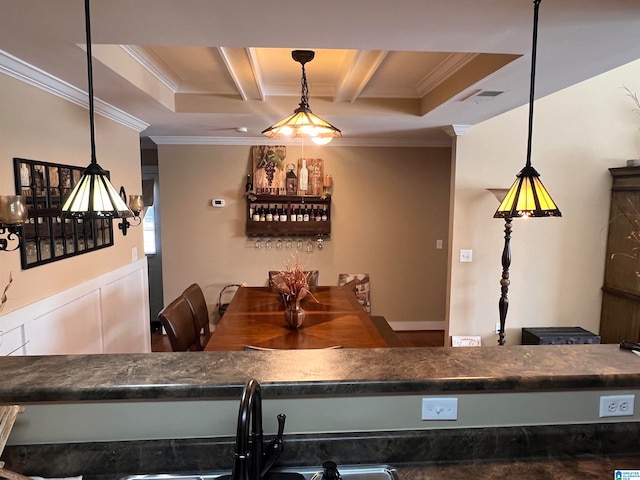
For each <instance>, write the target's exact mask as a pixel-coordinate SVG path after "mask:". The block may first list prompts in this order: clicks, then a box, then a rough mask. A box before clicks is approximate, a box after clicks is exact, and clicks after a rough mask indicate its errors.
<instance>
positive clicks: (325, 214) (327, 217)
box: [322, 205, 329, 222]
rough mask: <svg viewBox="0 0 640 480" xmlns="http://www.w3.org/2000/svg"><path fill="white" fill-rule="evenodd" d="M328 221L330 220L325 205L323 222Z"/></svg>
mask: <svg viewBox="0 0 640 480" xmlns="http://www.w3.org/2000/svg"><path fill="white" fill-rule="evenodd" d="M327 220H329V215H328V214H327V206H326V205H325V206H324V209H323V210H322V221H323V222H326V221H327Z"/></svg>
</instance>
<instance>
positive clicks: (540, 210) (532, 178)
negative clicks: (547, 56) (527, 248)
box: [493, 0, 562, 345]
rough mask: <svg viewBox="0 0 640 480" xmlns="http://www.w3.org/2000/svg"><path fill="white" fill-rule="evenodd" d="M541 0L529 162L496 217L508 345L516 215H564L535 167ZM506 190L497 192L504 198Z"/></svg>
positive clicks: (502, 319) (537, 1) (535, 28)
mask: <svg viewBox="0 0 640 480" xmlns="http://www.w3.org/2000/svg"><path fill="white" fill-rule="evenodd" d="M540 2H541V0H534V2H533V4H534V13H533V50H532V53H531V86H530V91H529V136H528V142H527V162H526V164H525V166H524V168H523V169H522V170H520V172H519V173H518V174H517V175H516V181H515V182H513V185H511V188H509V190H508V191H507V193H506V195H505V196H504V198H503V199H502V201H501V202H500V206H499V207H498V210H497V211H496V213H495V214H494V215H493V217H494V218H503V219H504V247H503V250H502V278H501V279H500V300H499V301H498V311H499V314H500V328H499V332H498V333H499V338H498V345H504V344H505V323H506V320H507V311H508V310H509V285H510V284H511V280H510V279H509V268H510V266H511V227H512V219H513V218H516V217H561V216H562V214H561V213H560V210H559V209H558V207H557V206H556V204H555V202H554V201H553V199H552V198H551V195H549V192H547V189H546V188H544V185H543V184H542V182H541V181H540V174H539V173H538V172H537V171H536V169H535V168H533V166H531V139H532V136H533V98H534V87H535V80H536V51H537V43H538V10H539V9H540ZM501 195H502V193H500V194H499V195H496V198H498V200H500V199H501Z"/></svg>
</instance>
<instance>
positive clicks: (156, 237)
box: [142, 165, 164, 332]
mask: <svg viewBox="0 0 640 480" xmlns="http://www.w3.org/2000/svg"><path fill="white" fill-rule="evenodd" d="M158 185H159V184H158V166H157V165H149V166H146V165H143V166H142V189H143V192H145V196H146V197H147V198H148V199H149V203H147V201H145V204H146V207H147V210H146V213H145V215H144V220H143V234H144V254H145V256H146V257H147V266H148V275H149V318H150V319H151V332H156V331H160V330H161V328H162V327H161V325H160V321H159V320H158V313H160V311H161V310H162V309H163V308H164V297H163V293H162V242H161V241H160V238H161V235H160V191H159V188H158Z"/></svg>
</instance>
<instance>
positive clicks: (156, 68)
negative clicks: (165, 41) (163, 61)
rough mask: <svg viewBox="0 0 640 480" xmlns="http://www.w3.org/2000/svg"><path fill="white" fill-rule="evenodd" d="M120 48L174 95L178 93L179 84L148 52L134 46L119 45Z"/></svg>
mask: <svg viewBox="0 0 640 480" xmlns="http://www.w3.org/2000/svg"><path fill="white" fill-rule="evenodd" d="M120 48H122V50H124V51H125V52H127V54H128V55H129V56H130V57H131V58H133V59H134V60H135V61H136V62H138V63H139V64H140V66H141V67H142V68H144V69H145V70H146V71H147V72H149V74H150V75H152V76H153V77H154V78H155V79H156V80H158V81H159V82H160V83H162V84H163V85H164V86H165V87H167V88H168V89H169V90H171V91H172V92H173V93H174V94H175V93H177V92H178V89H179V88H180V85H179V82H178V81H177V80H175V79H174V78H172V77H171V76H170V75H169V74H168V73H167V70H166V69H165V68H162V67H161V66H160V62H158V60H157V59H156V58H155V57H154V56H153V55H151V54H150V53H149V51H148V50H146V49H145V48H144V47H137V46H134V45H120Z"/></svg>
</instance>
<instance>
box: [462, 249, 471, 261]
mask: <svg viewBox="0 0 640 480" xmlns="http://www.w3.org/2000/svg"><path fill="white" fill-rule="evenodd" d="M460 261H461V262H472V261H473V250H460Z"/></svg>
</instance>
